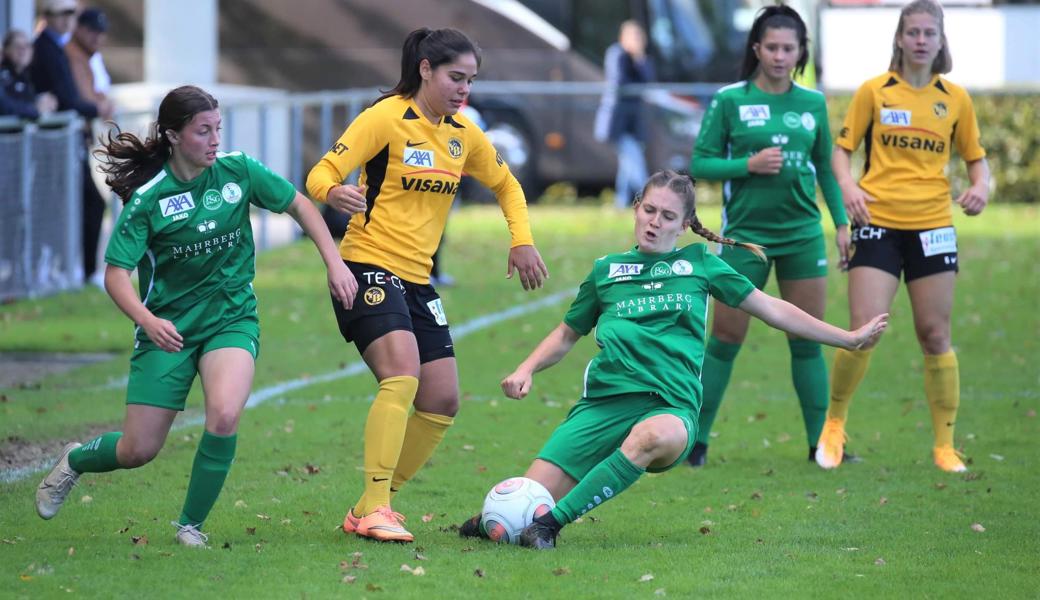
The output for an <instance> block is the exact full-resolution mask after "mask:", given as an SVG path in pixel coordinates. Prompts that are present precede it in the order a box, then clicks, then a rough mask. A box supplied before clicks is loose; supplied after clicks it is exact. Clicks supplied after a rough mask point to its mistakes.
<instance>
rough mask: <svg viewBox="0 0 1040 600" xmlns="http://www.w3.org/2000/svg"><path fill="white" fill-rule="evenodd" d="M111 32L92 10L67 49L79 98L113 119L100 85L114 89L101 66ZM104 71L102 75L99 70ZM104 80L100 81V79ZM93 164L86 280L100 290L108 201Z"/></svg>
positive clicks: (86, 198) (86, 196)
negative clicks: (99, 263)
mask: <svg viewBox="0 0 1040 600" xmlns="http://www.w3.org/2000/svg"><path fill="white" fill-rule="evenodd" d="M107 31H108V17H106V16H105V13H104V12H102V11H101V10H99V9H96V8H88V9H86V10H84V11H83V12H81V13H80V15H79V18H77V19H76V28H75V29H74V30H73V32H72V38H71V39H70V40H69V43H68V44H66V45H65V55H66V56H67V57H68V59H69V70H70V71H71V72H72V79H73V81H74V82H75V84H76V92H77V93H78V94H79V97H80V98H82V99H83V100H85V101H87V102H92V103H93V104H94V105H95V106H97V107H98V117H100V118H102V119H109V118H111V117H112V113H113V111H114V105H113V103H112V101H111V100H109V98H108V96H107V95H106V94H105V93H104V92H103V91H101V90H99V86H98V84H99V83H100V84H102V86H103V87H104V89H105V90H106V91H107V89H108V88H109V87H111V79H110V78H109V77H108V71H107V70H105V66H104V62H101V61H100V59H101V52H100V49H101V45H102V44H104V42H105V34H106V32H107ZM98 68H100V72H99V71H98V70H97V69H98ZM99 74H100V75H101V77H98V75H99ZM93 129H94V128H93V123H92V122H91V121H88V122H87V123H86V125H85V126H84V131H85V133H86V135H85V136H84V141H85V143H86V149H87V154H88V156H89V151H90V148H91V146H92V145H93V144H92V143H91V140H92V138H93ZM88 165H89V160H88V162H85V163H84V170H83V257H84V261H83V271H84V276H85V277H88V278H90V277H91V274H92V273H93V278H92V282H93V283H94V284H95V285H97V286H98V287H103V281H102V275H103V274H102V273H101V272H100V271H96V270H95V266H96V261H95V258H96V255H97V249H98V246H99V245H100V243H99V242H100V239H101V224H102V222H103V221H104V219H105V208H106V205H105V200H104V198H103V197H102V196H101V194H100V192H99V191H98V188H97V184H96V183H95V182H94V180H93V178H92V177H91V176H90V174H91V171H90V168H89V166H88Z"/></svg>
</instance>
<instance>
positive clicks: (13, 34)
mask: <svg viewBox="0 0 1040 600" xmlns="http://www.w3.org/2000/svg"><path fill="white" fill-rule="evenodd" d="M17 37H23V38H25V39H26V40H28V41H29V43H30V44H31V43H32V38H30V37H29V35H28V34H27V33H25V32H24V31H22V30H21V29H11V30H9V31H8V32H7V34H6V35H4V52H7V49H8V48H10V47H11V44H14V39H15V38H17Z"/></svg>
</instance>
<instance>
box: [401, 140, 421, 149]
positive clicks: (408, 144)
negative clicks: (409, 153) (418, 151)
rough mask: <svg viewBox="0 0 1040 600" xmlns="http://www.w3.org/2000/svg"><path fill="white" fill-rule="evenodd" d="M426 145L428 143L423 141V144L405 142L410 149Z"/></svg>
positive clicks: (410, 141)
mask: <svg viewBox="0 0 1040 600" xmlns="http://www.w3.org/2000/svg"><path fill="white" fill-rule="evenodd" d="M425 143H426V140H423V141H421V142H413V141H412V140H405V141H404V145H405V146H408V147H409V148H414V147H416V146H422V145H423V144H425Z"/></svg>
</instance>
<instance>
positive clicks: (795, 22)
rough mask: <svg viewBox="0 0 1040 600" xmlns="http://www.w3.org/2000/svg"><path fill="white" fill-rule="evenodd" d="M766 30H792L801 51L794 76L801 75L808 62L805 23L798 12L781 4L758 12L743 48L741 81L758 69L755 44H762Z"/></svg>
mask: <svg viewBox="0 0 1040 600" xmlns="http://www.w3.org/2000/svg"><path fill="white" fill-rule="evenodd" d="M766 29H793V30H794V33H795V35H797V36H798V47H799V48H801V49H802V52H801V54H800V55H799V56H798V62H797V63H796V64H795V66H794V74H795V75H801V74H802V73H804V72H805V65H806V63H808V62H809V34H808V32H807V31H806V28H805V21H803V20H802V17H801V16H799V14H798V11H796V10H795V9H793V8H791V7H790V6H786V5H783V4H777V5H775V6H767V7H765V8H763V9H762V10H760V11H758V16H756V17H755V22H754V24H752V25H751V31H749V32H748V37H747V46H745V47H744V64H743V66H741V67H740V77H739V79H740V80H741V81H743V80H745V79H750V78H751V76H752V75H754V74H755V70H756V69H758V57H757V56H755V44H759V43H761V42H762V38H763V37H764V36H765V34H766Z"/></svg>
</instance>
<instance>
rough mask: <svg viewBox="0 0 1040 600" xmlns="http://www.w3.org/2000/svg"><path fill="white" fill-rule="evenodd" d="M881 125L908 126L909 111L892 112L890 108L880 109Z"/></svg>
mask: <svg viewBox="0 0 1040 600" xmlns="http://www.w3.org/2000/svg"><path fill="white" fill-rule="evenodd" d="M881 124H882V125H909V124H910V111H908V110H892V109H891V108H882V109H881Z"/></svg>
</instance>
